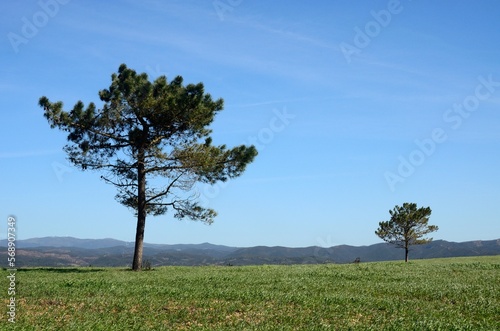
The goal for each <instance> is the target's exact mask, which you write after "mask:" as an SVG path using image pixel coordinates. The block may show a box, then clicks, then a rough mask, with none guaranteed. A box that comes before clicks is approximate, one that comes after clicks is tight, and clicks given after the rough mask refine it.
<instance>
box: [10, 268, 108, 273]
mask: <svg viewBox="0 0 500 331" xmlns="http://www.w3.org/2000/svg"><path fill="white" fill-rule="evenodd" d="M37 271H47V272H55V273H91V272H101V271H105V269H102V268H87V267H83V268H67V267H61V268H55V267H52V268H47V267H38V268H37V267H34V268H22V269H17V272H20V273H24V272H37Z"/></svg>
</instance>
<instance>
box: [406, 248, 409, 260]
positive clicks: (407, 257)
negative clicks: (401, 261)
mask: <svg viewBox="0 0 500 331" xmlns="http://www.w3.org/2000/svg"><path fill="white" fill-rule="evenodd" d="M408 251H409V249H408V246H406V247H405V262H408Z"/></svg>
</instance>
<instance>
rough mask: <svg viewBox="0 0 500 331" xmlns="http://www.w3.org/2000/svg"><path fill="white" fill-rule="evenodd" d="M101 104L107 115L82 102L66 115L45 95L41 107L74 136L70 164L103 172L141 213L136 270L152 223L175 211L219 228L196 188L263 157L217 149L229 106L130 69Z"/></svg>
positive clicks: (250, 150)
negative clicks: (221, 116) (215, 134)
mask: <svg viewBox="0 0 500 331" xmlns="http://www.w3.org/2000/svg"><path fill="white" fill-rule="evenodd" d="M99 97H100V100H101V102H102V103H103V106H102V107H100V108H98V107H97V106H96V105H95V104H94V103H92V102H91V103H89V104H88V106H87V107H85V105H84V103H83V102H82V101H78V102H77V103H76V104H75V106H74V107H73V109H71V110H69V111H64V110H63V103H62V102H61V101H58V102H51V101H50V100H49V99H48V98H47V97H45V96H44V97H41V98H40V100H39V105H40V107H42V108H43V109H44V116H45V118H46V119H47V120H48V122H49V124H50V127H51V128H58V129H60V130H62V131H64V132H67V133H68V136H67V138H68V144H67V145H66V146H65V147H64V149H65V151H66V152H67V154H68V158H69V160H70V161H71V162H72V163H73V164H74V165H75V166H77V167H79V168H80V169H82V170H97V171H99V172H100V173H101V174H102V175H101V178H102V179H104V180H105V181H106V182H107V183H110V184H112V185H114V186H115V187H116V188H117V190H118V193H117V195H116V199H117V200H118V202H120V203H121V204H123V205H124V206H126V207H129V208H131V209H132V210H133V211H134V212H135V213H136V215H137V233H136V254H135V256H134V261H133V269H134V270H139V269H140V268H141V265H142V249H143V248H142V245H143V240H144V228H145V223H146V216H147V215H155V216H156V215H162V214H165V213H166V212H168V211H170V212H173V216H174V217H175V218H178V219H186V218H187V219H191V220H196V221H202V222H205V223H208V224H210V223H212V222H213V220H214V218H215V216H216V215H217V213H216V211H215V210H213V209H211V208H207V207H204V206H201V205H200V204H199V202H198V201H197V199H196V195H195V194H192V192H191V191H192V190H193V188H194V186H195V184H196V183H199V182H202V183H209V184H215V183H216V182H218V181H226V180H228V179H229V178H234V177H238V176H240V175H241V174H242V173H243V172H244V170H245V169H246V166H247V165H248V164H249V163H251V162H252V161H253V160H254V158H255V156H256V155H257V150H256V149H255V147H254V146H245V145H241V146H236V147H234V148H231V149H229V148H227V147H226V145H219V146H214V145H212V138H211V136H210V135H211V133H212V131H211V129H210V127H209V126H210V124H211V123H212V122H213V120H214V118H215V116H216V114H217V113H218V112H220V111H221V110H222V109H223V104H224V102H223V100H222V99H217V100H214V99H212V97H211V95H210V94H208V93H205V90H204V86H203V84H202V83H198V84H188V85H183V79H182V77H180V76H177V77H175V78H174V79H173V80H172V81H171V82H168V81H167V78H166V77H165V76H161V77H159V78H157V79H156V80H154V81H153V82H151V81H149V78H148V75H147V74H146V73H142V74H138V73H136V72H135V71H134V70H132V69H129V68H127V66H126V65H125V64H122V65H121V66H120V67H119V69H118V73H115V74H113V75H112V76H111V85H110V86H109V88H107V89H103V90H101V91H100V92H99ZM153 182H154V183H155V185H153V184H152V183H153ZM190 192H191V193H190Z"/></svg>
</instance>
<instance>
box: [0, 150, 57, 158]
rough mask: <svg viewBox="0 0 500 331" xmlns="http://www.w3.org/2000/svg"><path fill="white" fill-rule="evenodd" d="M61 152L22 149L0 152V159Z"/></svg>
mask: <svg viewBox="0 0 500 331" xmlns="http://www.w3.org/2000/svg"><path fill="white" fill-rule="evenodd" d="M59 153H62V152H61V150H41V151H23V152H8V153H0V159H16V158H27V157H38V156H47V155H54V154H59Z"/></svg>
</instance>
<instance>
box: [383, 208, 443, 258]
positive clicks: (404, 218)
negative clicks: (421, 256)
mask: <svg viewBox="0 0 500 331" xmlns="http://www.w3.org/2000/svg"><path fill="white" fill-rule="evenodd" d="M389 213H390V215H391V218H390V220H389V221H383V222H379V228H378V229H377V230H376V231H375V234H376V235H377V236H379V237H380V238H381V239H382V240H384V241H386V242H388V243H390V244H393V245H395V246H397V247H399V248H404V249H405V262H408V252H409V248H410V246H412V245H422V244H427V243H429V242H431V241H432V238H424V236H425V235H427V234H429V233H431V232H434V231H437V230H438V227H437V226H436V225H429V224H428V223H429V217H430V215H431V213H432V210H431V208H429V207H421V208H417V204H416V203H403V206H396V207H394V209H393V210H389Z"/></svg>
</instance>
